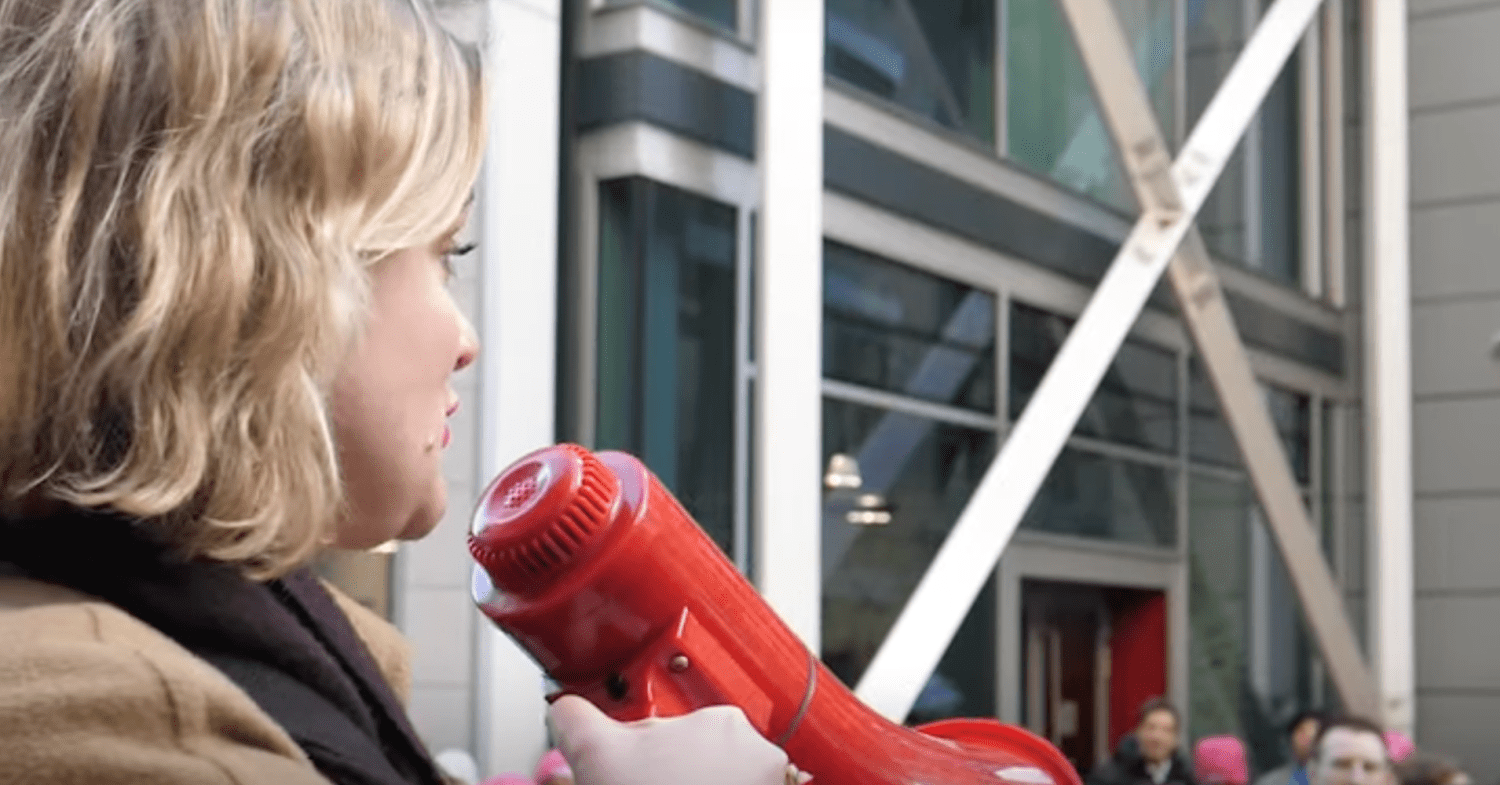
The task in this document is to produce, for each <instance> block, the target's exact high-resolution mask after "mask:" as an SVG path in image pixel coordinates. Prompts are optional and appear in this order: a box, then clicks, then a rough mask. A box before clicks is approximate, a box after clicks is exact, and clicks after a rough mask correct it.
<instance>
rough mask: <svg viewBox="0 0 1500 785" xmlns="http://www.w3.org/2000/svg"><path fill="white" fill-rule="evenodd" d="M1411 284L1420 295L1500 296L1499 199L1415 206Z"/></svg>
mask: <svg viewBox="0 0 1500 785" xmlns="http://www.w3.org/2000/svg"><path fill="white" fill-rule="evenodd" d="M1411 288H1412V295H1413V296H1414V297H1416V298H1417V299H1419V300H1421V299H1426V298H1433V297H1472V296H1474V295H1475V294H1484V293H1493V294H1495V295H1497V296H1500V200H1495V201H1491V202H1484V203H1480V204H1459V205H1450V206H1445V207H1428V208H1423V209H1417V210H1413V211H1412V216H1411ZM1496 327H1497V328H1500V324H1497V325H1496Z"/></svg>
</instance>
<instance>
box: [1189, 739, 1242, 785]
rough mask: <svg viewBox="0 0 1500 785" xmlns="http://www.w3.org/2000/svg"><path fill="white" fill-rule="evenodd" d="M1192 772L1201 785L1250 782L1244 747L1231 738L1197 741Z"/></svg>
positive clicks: (1230, 784)
mask: <svg viewBox="0 0 1500 785" xmlns="http://www.w3.org/2000/svg"><path fill="white" fill-rule="evenodd" d="M1193 770H1194V771H1193V773H1194V774H1195V775H1196V777H1197V780H1198V782H1200V783H1203V785H1246V783H1248V782H1249V781H1250V767H1249V766H1247V765H1245V745H1243V744H1241V743H1240V740H1239V739H1237V738H1235V737H1233V736H1209V737H1207V738H1203V739H1199V740H1198V746H1197V748H1196V749H1195V750H1194V752H1193Z"/></svg>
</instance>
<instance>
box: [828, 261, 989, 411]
mask: <svg viewBox="0 0 1500 785" xmlns="http://www.w3.org/2000/svg"><path fill="white" fill-rule="evenodd" d="M823 375H824V376H826V377H828V378H830V379H837V380H839V381H844V382H850V383H852V384H859V385H863V386H866V387H874V388H878V389H881V390H886V391H888V392H893V393H899V394H901V395H905V396H910V397H913V398H921V399H924V400H928V401H936V402H938V403H947V404H953V405H955V406H962V407H965V408H969V409H975V410H978V411H981V412H984V413H986V414H993V413H994V411H995V297H994V295H992V294H990V293H988V292H983V291H980V290H978V289H973V288H971V287H968V286H964V285H963V284H960V283H956V282H954V281H950V280H947V279H945V278H939V277H938V276H935V275H930V274H928V273H924V272H922V271H920V270H915V269H913V268H911V267H907V266H905V265H901V264H896V263H895V262H891V261H887V260H885V259H881V258H880V257H877V256H873V255H871V254H867V253H864V252H862V251H858V250H855V249H853V248H850V247H848V246H845V245H839V244H837V243H825V244H824V246H823Z"/></svg>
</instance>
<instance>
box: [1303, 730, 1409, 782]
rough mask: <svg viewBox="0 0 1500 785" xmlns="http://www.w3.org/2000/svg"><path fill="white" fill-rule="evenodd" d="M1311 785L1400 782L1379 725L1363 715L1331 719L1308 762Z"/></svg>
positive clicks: (1320, 732) (1320, 735)
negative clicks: (1392, 765) (1396, 778)
mask: <svg viewBox="0 0 1500 785" xmlns="http://www.w3.org/2000/svg"><path fill="white" fill-rule="evenodd" d="M1307 780H1308V783H1309V785H1396V780H1395V775H1394V773H1393V771H1392V768H1391V758H1390V753H1389V752H1388V751H1387V750H1386V745H1385V737H1384V732H1383V731H1382V730H1381V729H1380V726H1379V725H1376V724H1375V723H1373V722H1371V721H1369V720H1366V719H1363V718H1360V717H1340V718H1336V719H1331V720H1328V721H1327V722H1325V723H1324V725H1323V729H1322V730H1321V731H1319V732H1318V738H1317V740H1316V741H1315V742H1314V743H1313V751H1312V755H1311V756H1310V757H1309V758H1308V761H1307Z"/></svg>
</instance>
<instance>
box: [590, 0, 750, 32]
mask: <svg viewBox="0 0 1500 785" xmlns="http://www.w3.org/2000/svg"><path fill="white" fill-rule="evenodd" d="M643 2H645V3H647V4H650V5H663V6H667V7H669V8H677V9H681V10H683V11H686V12H688V13H689V14H692V15H693V16H696V17H699V18H701V19H703V20H705V21H709V22H712V23H714V24H715V25H717V26H718V27H722V28H724V29H725V30H728V31H730V32H733V31H735V30H737V29H738V28H739V26H740V25H739V13H740V9H739V3H738V2H737V0H609V5H640V4H641V3H643Z"/></svg>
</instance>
